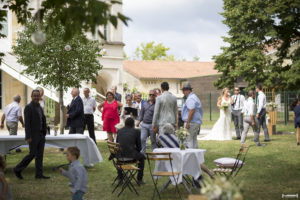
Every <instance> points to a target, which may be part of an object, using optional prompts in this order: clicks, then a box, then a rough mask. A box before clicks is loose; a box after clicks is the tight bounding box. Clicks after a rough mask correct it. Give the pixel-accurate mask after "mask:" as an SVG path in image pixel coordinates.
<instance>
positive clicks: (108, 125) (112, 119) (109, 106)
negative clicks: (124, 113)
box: [98, 91, 123, 142]
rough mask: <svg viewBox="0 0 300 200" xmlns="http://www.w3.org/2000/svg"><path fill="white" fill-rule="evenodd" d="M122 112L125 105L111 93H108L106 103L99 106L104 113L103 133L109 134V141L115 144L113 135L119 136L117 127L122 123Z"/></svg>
mask: <svg viewBox="0 0 300 200" xmlns="http://www.w3.org/2000/svg"><path fill="white" fill-rule="evenodd" d="M118 107H120V110H122V107H123V104H122V103H120V102H118V101H116V100H115V95H114V93H112V92H111V91H108V92H107V93H106V100H105V102H103V103H101V104H100V105H99V106H98V110H99V111H100V112H101V113H102V121H103V131H106V132H107V138H108V141H111V142H113V141H114V137H113V134H114V135H115V134H117V130H116V127H115V126H116V125H117V124H118V123H119V122H120V117H119V111H118Z"/></svg>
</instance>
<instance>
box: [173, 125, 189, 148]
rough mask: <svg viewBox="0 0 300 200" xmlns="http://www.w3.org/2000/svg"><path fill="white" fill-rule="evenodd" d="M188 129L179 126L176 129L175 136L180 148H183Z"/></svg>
mask: <svg viewBox="0 0 300 200" xmlns="http://www.w3.org/2000/svg"><path fill="white" fill-rule="evenodd" d="M189 135H190V134H189V131H188V130H187V129H186V128H183V127H180V128H179V129H177V130H176V136H177V138H178V139H179V140H180V149H181V150H184V149H185V147H184V142H185V140H186V139H187V137H188V136H189Z"/></svg>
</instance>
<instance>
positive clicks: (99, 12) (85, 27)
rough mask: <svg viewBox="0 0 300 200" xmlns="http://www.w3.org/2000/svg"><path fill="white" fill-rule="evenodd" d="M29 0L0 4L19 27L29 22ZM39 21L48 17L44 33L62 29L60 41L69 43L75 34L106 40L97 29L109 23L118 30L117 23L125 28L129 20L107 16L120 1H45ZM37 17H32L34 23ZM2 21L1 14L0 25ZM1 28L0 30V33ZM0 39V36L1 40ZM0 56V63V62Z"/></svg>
mask: <svg viewBox="0 0 300 200" xmlns="http://www.w3.org/2000/svg"><path fill="white" fill-rule="evenodd" d="M31 1H32V0H16V1H15V0H0V3H3V4H4V6H3V8H8V9H9V10H11V11H13V12H14V13H15V14H16V16H17V19H18V23H21V24H25V23H26V22H27V21H28V20H31V18H32V14H31V12H32V10H33V9H32V8H30V7H29V5H30V3H31ZM41 2H42V6H41V8H40V18H41V20H43V18H44V16H45V15H47V16H48V19H47V20H48V23H47V27H46V28H47V29H51V28H52V29H55V27H56V26H57V24H60V25H61V26H63V27H64V30H65V31H64V32H63V35H62V37H63V38H64V40H65V41H66V40H70V39H72V38H73V36H74V35H76V34H81V33H83V32H92V33H93V34H96V33H98V34H99V35H100V37H102V38H104V39H106V38H105V36H104V33H103V32H101V31H100V30H98V29H96V27H98V26H105V25H107V24H108V23H111V24H112V25H113V26H114V27H117V26H118V21H121V22H122V23H124V24H125V25H127V22H128V21H129V20H130V19H129V18H128V17H126V16H125V15H123V14H122V13H120V12H117V13H114V14H113V13H112V12H110V8H111V5H113V4H121V3H120V2H119V1H115V0H110V1H99V0H88V1H77V0H63V1H62V0H44V1H41ZM34 6H35V5H34ZM37 17H38V13H35V14H34V18H35V19H37ZM1 21H4V18H3V16H2V13H1V12H0V22H1ZM1 29H2V27H1V26H0V30H1ZM0 37H1V36H0ZM1 55H2V54H1V53H0V61H1Z"/></svg>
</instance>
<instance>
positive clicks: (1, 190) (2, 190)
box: [0, 155, 13, 200]
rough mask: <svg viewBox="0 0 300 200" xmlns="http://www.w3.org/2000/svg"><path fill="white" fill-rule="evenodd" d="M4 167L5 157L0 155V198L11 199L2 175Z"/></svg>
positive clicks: (3, 199) (1, 199) (2, 199)
mask: <svg viewBox="0 0 300 200" xmlns="http://www.w3.org/2000/svg"><path fill="white" fill-rule="evenodd" d="M5 167H6V163H5V159H4V157H3V156H2V155H0V200H12V199H13V198H12V194H11V190H10V188H9V186H8V184H7V182H6V179H5V177H4V170H5Z"/></svg>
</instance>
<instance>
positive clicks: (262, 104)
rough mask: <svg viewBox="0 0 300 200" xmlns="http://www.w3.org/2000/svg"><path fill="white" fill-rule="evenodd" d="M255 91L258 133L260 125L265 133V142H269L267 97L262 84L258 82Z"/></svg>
mask: <svg viewBox="0 0 300 200" xmlns="http://www.w3.org/2000/svg"><path fill="white" fill-rule="evenodd" d="M256 92H258V97H257V114H256V118H257V119H258V127H257V128H258V133H259V132H260V127H261V126H262V127H263V129H264V133H265V140H264V141H265V142H269V141H270V138H269V132H268V128H267V123H266V114H267V111H266V106H267V98H266V95H265V94H264V93H263V91H262V84H258V85H257V86H256Z"/></svg>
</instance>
